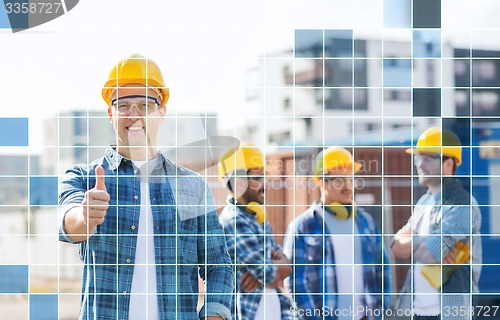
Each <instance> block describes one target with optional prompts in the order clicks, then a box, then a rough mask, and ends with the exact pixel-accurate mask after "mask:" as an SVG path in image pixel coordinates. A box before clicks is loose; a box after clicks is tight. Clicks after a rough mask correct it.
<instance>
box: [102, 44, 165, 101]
mask: <svg viewBox="0 0 500 320" xmlns="http://www.w3.org/2000/svg"><path fill="white" fill-rule="evenodd" d="M134 83H137V84H142V85H144V86H146V87H148V88H151V89H154V90H155V91H156V92H157V93H158V97H159V101H160V106H162V107H163V106H165V105H166V104H167V101H168V98H169V96H170V94H169V90H168V88H167V87H165V81H164V80H163V75H162V73H161V70H160V68H159V67H158V65H157V64H156V63H155V62H154V61H153V60H151V59H148V58H146V57H144V56H142V55H140V54H131V55H129V56H128V57H126V58H125V59H123V60H120V61H119V62H118V64H117V65H116V66H114V67H113V69H111V71H110V73H109V76H108V81H106V83H105V84H104V87H103V88H102V98H103V99H104V101H106V104H107V105H108V106H110V105H111V96H112V95H113V93H114V92H115V91H116V90H117V89H118V87H121V86H123V85H125V84H134Z"/></svg>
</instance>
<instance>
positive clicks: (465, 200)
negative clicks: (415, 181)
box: [394, 178, 482, 320]
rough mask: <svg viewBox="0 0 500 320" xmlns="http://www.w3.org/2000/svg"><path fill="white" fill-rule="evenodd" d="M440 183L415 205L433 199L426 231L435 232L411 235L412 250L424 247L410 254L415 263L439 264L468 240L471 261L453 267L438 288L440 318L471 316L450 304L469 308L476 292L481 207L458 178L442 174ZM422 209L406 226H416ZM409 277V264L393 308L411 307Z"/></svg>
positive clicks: (478, 271)
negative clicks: (449, 275)
mask: <svg viewBox="0 0 500 320" xmlns="http://www.w3.org/2000/svg"><path fill="white" fill-rule="evenodd" d="M443 185H444V187H443V188H442V192H438V193H437V194H435V195H432V194H431V193H430V192H427V193H426V194H424V195H423V196H422V197H421V198H420V199H419V200H418V202H417V204H416V205H415V206H420V205H426V204H428V203H432V204H433V205H434V208H433V211H435V214H434V215H433V219H432V221H431V223H430V230H429V234H430V235H434V236H420V235H414V238H413V251H414V253H415V251H417V250H418V249H422V248H423V249H425V250H419V254H418V255H413V258H414V260H415V261H414V263H417V262H418V263H424V264H435V263H437V264H439V263H440V262H441V261H442V259H443V258H444V257H446V256H447V255H448V253H450V251H452V250H453V249H454V248H455V246H456V245H457V243H458V242H459V241H462V242H467V243H469V244H470V254H471V261H472V264H471V263H470V261H468V262H466V263H465V264H464V265H462V266H460V267H459V268H458V269H457V270H455V271H454V272H453V273H452V275H451V277H450V278H449V280H448V281H447V282H445V283H444V284H443V286H442V287H441V289H440V291H439V292H440V297H441V315H442V319H450V320H451V319H454V320H465V319H469V318H470V317H469V316H468V315H461V313H460V312H454V309H452V308H459V309H460V310H462V308H465V309H466V310H469V309H468V308H469V307H470V306H471V303H470V301H471V297H472V294H474V293H478V292H479V287H478V282H479V277H480V275H481V265H482V244H481V237H480V231H481V211H480V210H479V207H478V204H477V201H476V199H475V198H474V197H473V196H471V194H470V193H469V192H467V190H465V189H464V187H463V186H462V184H461V182H460V181H458V180H455V179H453V178H452V179H448V178H443ZM423 212H424V211H422V210H421V211H419V213H420V214H419V215H415V216H412V217H411V218H410V220H409V221H408V224H409V226H413V227H416V226H417V225H418V223H419V222H420V220H421V219H422V217H423ZM428 259H430V260H428ZM424 260H427V261H424ZM447 268H453V266H448V265H446V266H443V267H442V269H443V272H445V271H446V269H447ZM412 277H413V273H412V268H410V269H409V270H408V274H407V277H406V279H405V282H404V284H403V287H402V288H401V292H400V293H401V294H400V295H399V299H398V300H397V302H396V305H395V306H394V308H395V309H403V310H408V309H411V308H412V295H411V293H412V292H413V290H412V283H413V281H412ZM471 280H472V283H471ZM401 319H407V318H401ZM408 319H409V318H408Z"/></svg>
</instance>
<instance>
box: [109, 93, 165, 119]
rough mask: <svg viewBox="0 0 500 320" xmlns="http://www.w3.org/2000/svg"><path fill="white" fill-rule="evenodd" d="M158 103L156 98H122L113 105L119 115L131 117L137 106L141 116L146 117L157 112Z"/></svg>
mask: <svg viewBox="0 0 500 320" xmlns="http://www.w3.org/2000/svg"><path fill="white" fill-rule="evenodd" d="M157 105H158V102H157V101H156V99H154V98H148V97H144V98H121V99H118V100H116V101H115V102H114V103H113V106H114V108H115V110H116V111H118V114H119V115H129V114H130V112H131V111H132V108H133V107H134V106H135V108H137V111H138V112H139V114H140V115H146V114H149V113H152V112H154V111H156V108H157Z"/></svg>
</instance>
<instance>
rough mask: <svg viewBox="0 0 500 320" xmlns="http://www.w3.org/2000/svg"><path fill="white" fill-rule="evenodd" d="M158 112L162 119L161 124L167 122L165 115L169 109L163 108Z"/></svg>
mask: <svg viewBox="0 0 500 320" xmlns="http://www.w3.org/2000/svg"><path fill="white" fill-rule="evenodd" d="M158 111H159V112H160V117H161V118H160V123H161V122H163V121H165V115H166V114H167V107H165V106H163V107H161V108H160V109H159V110H158Z"/></svg>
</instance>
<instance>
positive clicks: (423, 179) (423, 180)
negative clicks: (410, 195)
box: [418, 176, 441, 185]
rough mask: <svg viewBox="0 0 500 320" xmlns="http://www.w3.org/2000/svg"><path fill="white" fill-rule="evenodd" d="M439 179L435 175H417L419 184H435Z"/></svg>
mask: <svg viewBox="0 0 500 320" xmlns="http://www.w3.org/2000/svg"><path fill="white" fill-rule="evenodd" d="M440 181H441V177H437V176H419V177H418V182H419V183H420V184H421V185H428V184H435V183H439V182H440Z"/></svg>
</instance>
